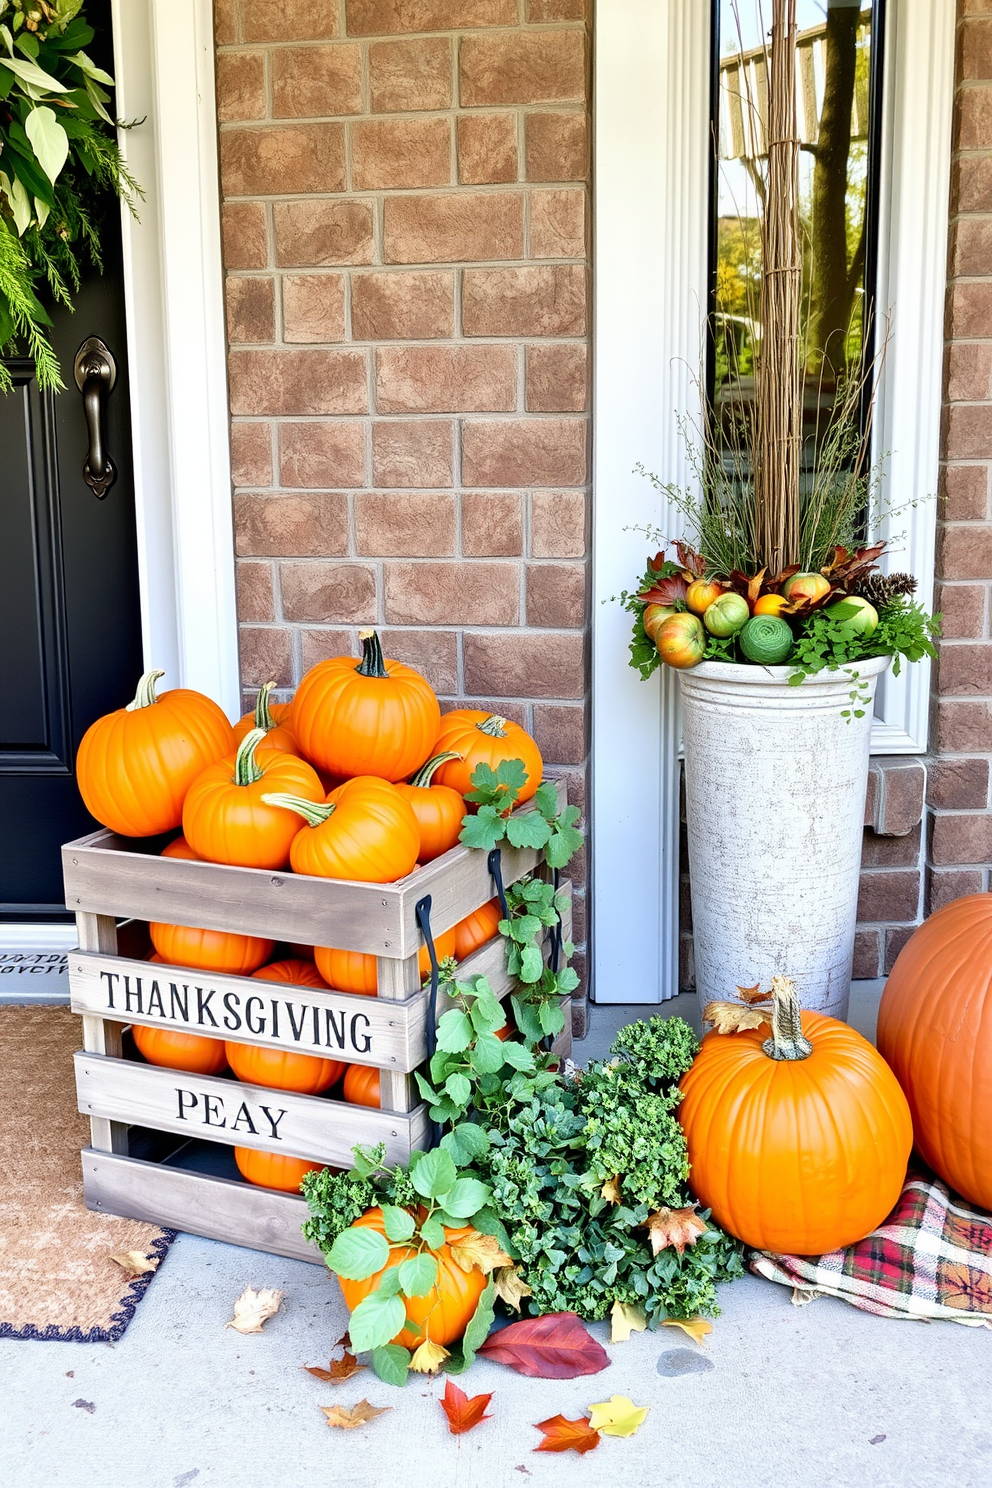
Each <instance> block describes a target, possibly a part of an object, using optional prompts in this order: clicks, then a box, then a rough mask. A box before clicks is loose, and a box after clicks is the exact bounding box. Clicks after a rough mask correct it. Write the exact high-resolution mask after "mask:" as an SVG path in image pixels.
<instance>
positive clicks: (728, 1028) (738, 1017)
mask: <svg viewBox="0 0 992 1488" xmlns="http://www.w3.org/2000/svg"><path fill="white" fill-rule="evenodd" d="M703 1022H704V1023H712V1024H713V1027H714V1028H715V1029H716V1031H717V1033H740V1032H741V1031H742V1029H745V1028H760V1027H761V1025H762V1023H769V1022H771V1011H770V1010H769V1011H768V1012H764V1013H762V1012H758V1010H757V1009H756V1008H749V1007H745V1006H744V1004H743V1003H740V1002H708V1003H707V1004H706V1006H705V1007H704V1008H703Z"/></svg>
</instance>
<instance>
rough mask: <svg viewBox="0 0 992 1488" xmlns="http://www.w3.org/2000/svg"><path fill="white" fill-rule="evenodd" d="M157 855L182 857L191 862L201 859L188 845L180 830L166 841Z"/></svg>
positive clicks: (197, 861)
mask: <svg viewBox="0 0 992 1488" xmlns="http://www.w3.org/2000/svg"><path fill="white" fill-rule="evenodd" d="M159 856H160V857H163V858H184V859H186V861H188V862H191V863H199V862H201V861H202V859H201V858H200V856H199V854H198V853H195V852H194V851H193V849H192V848H191V847H190V845H189V843H188V842H187V841H186V838H185V837H184V836H183V834H182V832H180V834H179V836H178V837H173V839H172V841H171V842H167V843H166V845H165V846H164V847H163V849H162V851H161V853H160V854H159Z"/></svg>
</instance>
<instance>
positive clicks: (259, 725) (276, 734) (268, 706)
mask: <svg viewBox="0 0 992 1488" xmlns="http://www.w3.org/2000/svg"><path fill="white" fill-rule="evenodd" d="M275 685H276V684H275V683H274V682H266V683H264V685H263V686H262V689H261V691H260V692H259V694H258V697H257V698H256V700H255V709H254V712H252V713H245V714H243V715H242V716H241V717H240V718H239V719H238V721H237V723H236V724H235V725H234V737H235V740H236V741H237V743H238V744H240V743H241V741H242V740H243V739H244V738H245V737H246V736H247V735H248V734H250V733H251V731H252V729H263V730H264V731H265V744H266V747H267V748H269V749H278V750H279V751H280V753H281V754H299V752H300V746H299V745H298V744H297V742H296V735H295V734H294V733H293V731H292V729H291V728H290V727H289V726H288V725H287V724H286V723H280V722H279V721H278V719H277V710H281V715H285V714H286V713H287V712H288V711H289V708H290V706H291V704H289V703H282V704H279V703H270V702H269V693H270V692H271V691H272V689H273V687H275Z"/></svg>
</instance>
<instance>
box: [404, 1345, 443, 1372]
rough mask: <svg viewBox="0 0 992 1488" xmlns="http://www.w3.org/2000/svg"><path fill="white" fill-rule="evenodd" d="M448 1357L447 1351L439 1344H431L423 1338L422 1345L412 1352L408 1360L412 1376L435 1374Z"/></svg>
mask: <svg viewBox="0 0 992 1488" xmlns="http://www.w3.org/2000/svg"><path fill="white" fill-rule="evenodd" d="M447 1357H448V1350H447V1349H446V1348H442V1347H441V1345H440V1344H439V1343H433V1342H432V1341H431V1339H429V1338H425V1339H424V1341H423V1343H422V1344H420V1346H419V1347H418V1348H416V1349H414V1351H413V1358H412V1359H411V1360H410V1368H411V1369H412V1370H413V1372H414V1374H437V1372H438V1370H439V1369H440V1368H441V1365H442V1364H443V1363H444V1361H445V1359H447Z"/></svg>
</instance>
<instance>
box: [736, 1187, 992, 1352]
mask: <svg viewBox="0 0 992 1488" xmlns="http://www.w3.org/2000/svg"><path fill="white" fill-rule="evenodd" d="M751 1270H752V1271H755V1272H756V1273H757V1274H758V1275H759V1276H765V1277H767V1278H768V1280H769V1281H778V1282H781V1283H782V1285H783V1286H791V1287H792V1288H793V1293H792V1300H793V1302H795V1303H798V1304H802V1303H804V1302H812V1301H813V1299H814V1298H815V1297H839V1298H840V1299H841V1301H842V1302H850V1303H851V1305H852V1306H853V1307H860V1308H861V1309H862V1311H864V1312H874V1313H876V1314H877V1315H878V1316H879V1317H895V1318H916V1319H917V1320H918V1321H921V1322H932V1321H934V1320H935V1319H937V1318H944V1319H946V1320H947V1321H948V1322H953V1323H967V1324H970V1326H971V1327H973V1328H981V1327H985V1328H992V1215H989V1214H986V1213H985V1211H984V1210H983V1209H976V1208H975V1207H974V1205H972V1204H968V1203H966V1202H965V1200H964V1199H962V1198H960V1197H959V1195H958V1194H956V1193H953V1192H952V1191H951V1190H950V1189H949V1188H948V1187H947V1185H946V1184H944V1183H941V1181H940V1179H939V1178H935V1177H934V1175H933V1174H932V1173H928V1172H918V1171H911V1172H910V1173H909V1174H908V1176H907V1178H906V1182H905V1183H904V1185H903V1190H902V1193H901V1194H900V1196H899V1199H898V1202H897V1203H896V1206H895V1208H894V1209H893V1211H892V1213H891V1214H890V1215H889V1217H888V1219H887V1220H886V1221H885V1223H884V1224H882V1225H879V1227H878V1229H877V1230H872V1232H871V1234H870V1235H868V1236H867V1237H866V1238H865V1239H864V1240H861V1241H859V1243H858V1244H857V1245H849V1246H848V1247H847V1248H846V1250H834V1251H831V1252H830V1253H829V1254H828V1255H821V1256H794V1255H771V1254H770V1253H768V1252H766V1251H762V1250H758V1251H755V1252H754V1254H753V1255H752V1257H751Z"/></svg>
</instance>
